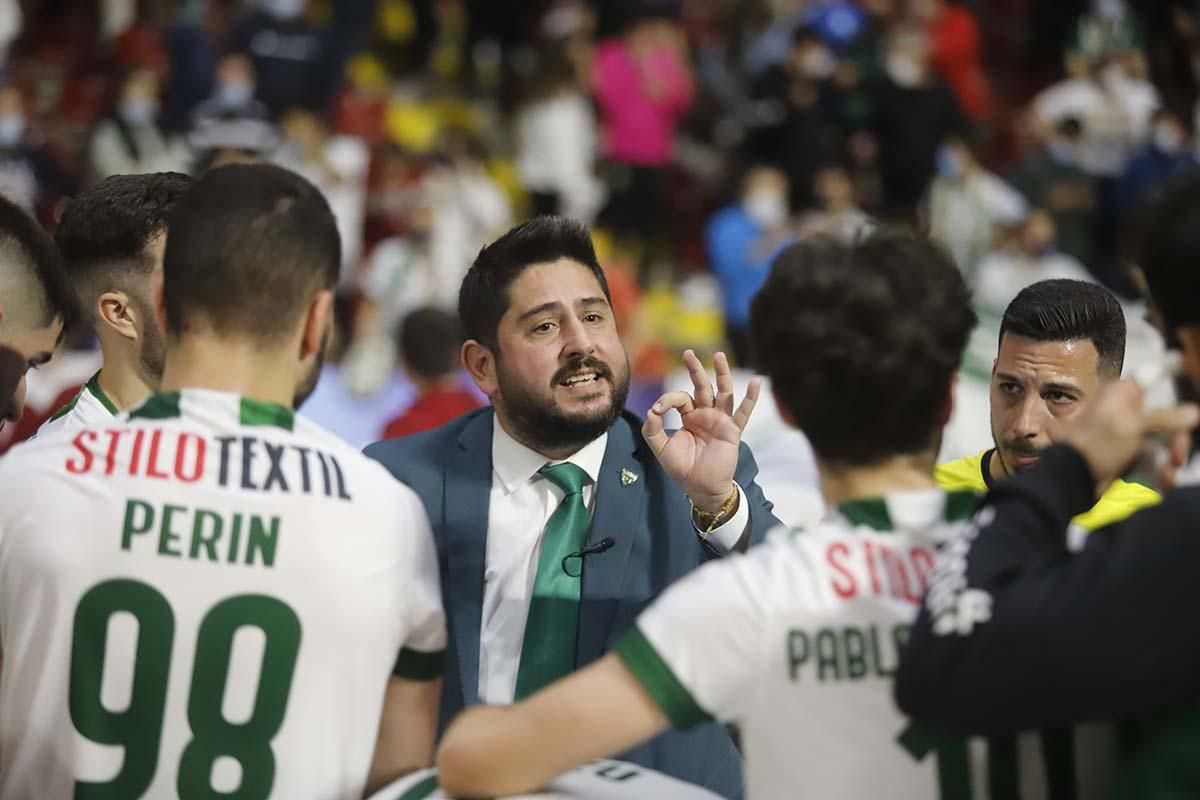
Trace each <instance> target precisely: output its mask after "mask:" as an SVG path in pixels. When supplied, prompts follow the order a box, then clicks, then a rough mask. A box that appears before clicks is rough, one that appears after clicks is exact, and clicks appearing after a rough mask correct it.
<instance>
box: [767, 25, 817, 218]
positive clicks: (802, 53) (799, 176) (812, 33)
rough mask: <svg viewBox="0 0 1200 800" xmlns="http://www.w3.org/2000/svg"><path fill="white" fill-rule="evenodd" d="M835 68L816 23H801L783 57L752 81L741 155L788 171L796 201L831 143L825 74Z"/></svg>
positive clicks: (805, 197)
mask: <svg viewBox="0 0 1200 800" xmlns="http://www.w3.org/2000/svg"><path fill="white" fill-rule="evenodd" d="M836 68H837V60H836V58H835V57H834V54H833V51H832V50H831V49H830V48H829V46H828V45H827V44H826V43H825V41H824V40H823V39H822V38H821V36H820V34H819V33H818V32H817V30H816V29H814V28H812V27H807V26H805V27H801V28H799V29H798V30H797V31H796V34H795V37H794V38H793V40H792V47H791V49H790V50H789V51H788V55H787V58H785V59H784V60H783V61H782V62H781V63H779V64H777V65H775V66H773V67H771V68H770V69H768V70H767V71H766V72H765V73H764V74H763V75H762V76H761V77H760V78H759V79H758V80H756V81H755V82H754V84H753V86H752V87H751V99H752V100H753V106H752V108H753V118H752V121H751V126H750V131H749V135H748V136H747V137H746V146H745V153H746V156H747V157H748V158H752V159H755V160H758V161H761V162H765V163H769V164H772V165H774V166H777V167H779V168H780V169H782V170H783V171H784V172H785V173H787V176H788V180H789V181H790V182H791V185H792V186H794V187H796V188H797V189H798V190H799V194H800V196H799V197H793V198H792V202H793V203H794V204H795V207H801V208H803V207H805V206H807V205H809V203H810V201H811V196H810V187H811V186H812V185H813V177H814V176H815V175H816V172H817V168H818V167H819V166H820V165H821V164H822V163H824V162H825V161H826V160H827V159H828V157H829V155H830V154H831V152H832V150H833V149H834V143H835V139H836V131H835V130H834V129H833V127H832V124H831V123H832V115H831V113H830V111H831V108H830V106H831V105H832V104H831V103H830V102H829V97H830V94H831V91H832V90H831V86H830V83H829V80H830V78H831V77H832V76H833V73H834V70H835V69H836Z"/></svg>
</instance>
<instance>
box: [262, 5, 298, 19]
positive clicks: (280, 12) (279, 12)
mask: <svg viewBox="0 0 1200 800" xmlns="http://www.w3.org/2000/svg"><path fill="white" fill-rule="evenodd" d="M306 3H307V0H264V2H263V4H262V7H263V9H264V10H265V11H266V12H267V13H268V14H270V15H271V16H272V17H275V19H295V18H296V17H298V16H300V15H301V14H303V13H304V6H305V5H306Z"/></svg>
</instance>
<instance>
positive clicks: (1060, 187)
mask: <svg viewBox="0 0 1200 800" xmlns="http://www.w3.org/2000/svg"><path fill="white" fill-rule="evenodd" d="M1082 143H1083V126H1082V125H1081V124H1080V122H1079V120H1078V119H1076V118H1075V117H1064V118H1063V119H1061V120H1059V122H1058V124H1056V125H1055V126H1054V128H1053V129H1052V130H1051V131H1049V132H1048V133H1046V134H1044V135H1043V138H1042V140H1041V142H1040V143H1039V145H1038V146H1037V148H1036V149H1035V150H1034V151H1033V152H1032V153H1031V154H1030V155H1029V156H1028V157H1027V158H1026V159H1025V161H1024V162H1022V163H1021V164H1020V165H1019V166H1018V167H1017V169H1016V170H1015V171H1014V172H1013V174H1012V175H1011V176H1010V179H1011V181H1012V184H1013V186H1014V187H1016V189H1017V190H1018V191H1019V192H1021V194H1023V195H1025V199H1026V200H1027V201H1028V202H1029V204H1030V205H1031V206H1034V207H1036V208H1041V209H1045V210H1046V211H1047V212H1048V213H1049V214H1050V216H1051V217H1053V219H1054V227H1055V228H1056V229H1057V230H1058V245H1059V248H1060V249H1061V250H1062V251H1063V252H1064V253H1067V254H1068V255H1071V256H1074V257H1075V258H1076V259H1078V260H1079V261H1080V262H1081V263H1083V264H1090V263H1092V224H1093V217H1094V214H1095V211H1096V203H1097V197H1096V180H1095V178H1093V177H1092V176H1090V175H1088V174H1087V173H1086V172H1084V171H1083V169H1082V168H1081V167H1080V166H1079V153H1080V150H1081V148H1082Z"/></svg>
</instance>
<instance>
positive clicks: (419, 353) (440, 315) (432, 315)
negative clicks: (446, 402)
mask: <svg viewBox="0 0 1200 800" xmlns="http://www.w3.org/2000/svg"><path fill="white" fill-rule="evenodd" d="M397 338H398V339H399V342H398V344H399V346H400V353H401V355H403V356H404V363H405V366H406V367H407V368H408V369H409V371H411V372H412V373H413V374H415V375H416V376H417V377H420V378H424V379H426V380H434V379H436V378H441V377H443V376H445V375H449V374H451V373H453V372H454V371H455V370H456V369H457V368H458V353H459V351H460V350H461V349H462V343H463V333H462V325H460V324H459V322H458V317H457V316H456V315H455V314H451V313H450V312H448V311H443V310H442V309H440V308H419V309H417V310H416V311H414V312H412V313H411V314H409V315H408V316H407V317H405V318H404V320H403V321H402V322H401V323H400V330H399V336H398V337H397Z"/></svg>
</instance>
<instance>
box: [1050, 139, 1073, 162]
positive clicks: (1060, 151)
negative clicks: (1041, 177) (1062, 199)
mask: <svg viewBox="0 0 1200 800" xmlns="http://www.w3.org/2000/svg"><path fill="white" fill-rule="evenodd" d="M1046 151H1047V152H1048V153H1049V154H1050V158H1052V159H1054V161H1055V162H1056V163H1058V164H1062V165H1064V166H1072V165H1074V163H1075V145H1073V144H1071V143H1070V142H1069V141H1067V140H1066V139H1051V140H1050V143H1049V144H1048V145H1046Z"/></svg>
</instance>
